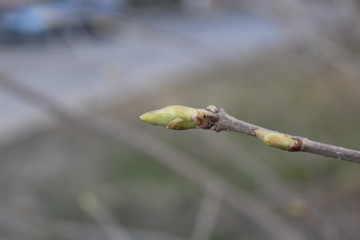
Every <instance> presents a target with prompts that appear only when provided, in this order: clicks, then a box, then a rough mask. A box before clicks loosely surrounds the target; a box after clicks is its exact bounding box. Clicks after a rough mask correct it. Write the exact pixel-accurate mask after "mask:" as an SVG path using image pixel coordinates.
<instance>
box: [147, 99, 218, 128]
mask: <svg viewBox="0 0 360 240" xmlns="http://www.w3.org/2000/svg"><path fill="white" fill-rule="evenodd" d="M213 109H215V107H214V108H213V106H212V108H211V111H210V110H206V109H197V108H191V107H186V106H181V105H173V106H167V107H164V108H161V109H158V110H154V111H150V112H147V113H144V114H143V115H141V116H140V119H141V120H142V121H144V122H146V123H149V124H153V125H157V126H162V127H166V128H168V129H173V130H187V129H193V128H208V127H210V124H211V123H210V122H209V121H208V119H207V117H208V116H215V113H213V112H212V110H213Z"/></svg>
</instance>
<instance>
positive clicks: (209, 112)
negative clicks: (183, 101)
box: [140, 106, 360, 163]
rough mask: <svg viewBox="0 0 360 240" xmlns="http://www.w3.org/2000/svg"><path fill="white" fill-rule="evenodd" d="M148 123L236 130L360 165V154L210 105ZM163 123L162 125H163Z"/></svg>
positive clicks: (163, 114) (164, 112) (153, 115)
mask: <svg viewBox="0 0 360 240" xmlns="http://www.w3.org/2000/svg"><path fill="white" fill-rule="evenodd" d="M140 118H141V119H142V120H143V121H144V122H147V123H150V124H154V125H161V126H164V127H166V128H169V129H174V130H185V129H191V128H201V129H209V130H214V131H216V132H221V131H232V132H239V133H242V134H246V135H249V136H253V137H256V138H258V139H260V140H261V141H262V142H264V143H266V144H267V145H269V146H271V147H275V148H279V149H281V150H286V151H290V152H308V153H314V154H318V155H322V156H326V157H332V158H336V159H339V160H345V161H351V162H356V163H360V151H356V150H352V149H347V148H343V147H338V146H333V145H329V144H324V143H320V142H315V141H312V140H309V139H307V138H304V137H298V136H291V135H288V134H285V133H280V132H276V131H273V130H269V129H266V128H263V127H260V126H256V125H253V124H250V123H247V122H244V121H241V120H239V119H236V118H234V117H233V116H230V115H228V114H227V113H226V112H225V110H224V109H217V108H216V107H215V106H208V107H207V108H206V109H195V108H189V107H184V106H168V107H165V108H162V109H159V110H155V111H151V112H148V113H145V114H143V115H141V116H140ZM160 123H161V124H160Z"/></svg>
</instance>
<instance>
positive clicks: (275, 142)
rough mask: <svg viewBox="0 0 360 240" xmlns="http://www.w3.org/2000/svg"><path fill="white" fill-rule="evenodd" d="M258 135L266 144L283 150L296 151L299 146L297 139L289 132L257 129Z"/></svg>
mask: <svg viewBox="0 0 360 240" xmlns="http://www.w3.org/2000/svg"><path fill="white" fill-rule="evenodd" d="M255 134H256V137H257V138H258V139H260V140H261V141H263V142H264V143H265V144H267V145H269V146H271V147H276V148H279V149H282V150H287V151H294V150H295V148H297V145H298V143H297V141H296V140H295V139H293V138H292V137H290V136H289V135H287V134H282V133H276V132H270V131H266V130H261V129H258V130H255Z"/></svg>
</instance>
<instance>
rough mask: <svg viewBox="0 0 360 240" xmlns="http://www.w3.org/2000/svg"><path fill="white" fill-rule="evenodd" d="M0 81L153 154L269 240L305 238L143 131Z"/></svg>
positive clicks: (62, 117)
mask: <svg viewBox="0 0 360 240" xmlns="http://www.w3.org/2000/svg"><path fill="white" fill-rule="evenodd" d="M0 84H1V86H2V87H4V88H5V89H7V90H9V91H10V92H12V93H14V94H16V95H17V96H19V97H21V98H23V99H24V100H26V101H27V102H29V103H31V104H34V105H36V106H41V107H42V108H43V109H44V110H46V111H47V112H49V113H50V114H52V115H53V116H55V117H56V120H59V121H60V122H62V123H65V124H68V125H69V126H72V127H74V128H76V129H78V130H82V131H84V132H86V133H89V134H92V135H94V136H97V137H100V138H103V139H107V140H112V141H115V142H118V143H122V144H125V145H127V146H129V147H132V148H133V149H135V150H138V151H141V152H143V153H146V154H148V155H149V156H152V157H153V158H154V160H157V161H158V162H160V163H161V164H164V165H165V166H167V167H169V168H170V169H172V170H173V171H175V172H177V173H178V174H179V175H181V176H183V177H185V178H187V179H188V180H190V181H191V182H192V183H194V184H196V185H197V186H199V187H200V188H201V189H203V190H204V191H205V192H207V193H208V194H209V195H211V196H213V197H215V198H223V201H224V203H226V204H227V206H229V207H231V208H232V209H234V210H235V211H236V212H238V213H239V214H242V215H243V216H246V217H247V218H248V220H250V221H251V222H252V223H253V224H255V225H256V226H258V227H259V229H261V230H263V231H264V232H265V233H267V234H268V236H269V237H270V238H271V239H276V240H288V239H291V240H304V239H306V238H305V236H304V235H303V234H302V232H301V231H299V230H298V229H296V228H294V227H293V226H291V224H289V223H288V222H287V221H285V220H284V219H283V217H281V216H280V215H277V214H276V213H275V212H274V211H273V210H272V209H270V208H269V207H268V206H267V205H266V204H265V203H264V202H263V201H261V200H260V199H256V198H254V197H252V196H251V195H250V194H248V193H247V192H246V191H244V190H241V189H239V188H238V187H237V186H235V185H234V184H232V183H231V182H229V181H227V180H226V179H224V178H223V177H221V176H219V175H217V174H215V173H213V172H212V171H210V170H209V169H206V168H205V167H203V166H201V165H199V164H197V163H196V161H195V160H193V159H192V158H191V157H190V156H188V155H186V154H185V153H182V152H179V151H178V150H176V149H174V148H172V147H171V146H169V145H167V144H165V143H163V142H161V141H159V140H157V139H155V138H154V137H152V136H151V135H149V134H146V133H145V132H144V131H142V130H139V129H137V128H135V127H133V126H132V125H130V124H127V123H124V122H121V121H120V120H118V119H117V120H116V121H111V120H110V119H108V118H101V117H93V116H88V115H84V114H81V113H79V112H73V111H70V110H69V109H67V108H66V107H64V106H63V105H62V104H60V103H58V102H57V101H56V100H54V99H53V98H51V97H49V96H47V95H45V94H43V93H40V92H38V91H36V90H34V89H32V88H29V87H28V86H26V85H24V84H23V83H21V82H18V81H16V80H14V79H12V78H10V77H8V76H6V75H4V74H0Z"/></svg>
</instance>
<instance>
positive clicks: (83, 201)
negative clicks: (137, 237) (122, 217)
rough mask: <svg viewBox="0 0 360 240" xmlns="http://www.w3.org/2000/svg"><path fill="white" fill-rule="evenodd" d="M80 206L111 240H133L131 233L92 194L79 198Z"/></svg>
mask: <svg viewBox="0 0 360 240" xmlns="http://www.w3.org/2000/svg"><path fill="white" fill-rule="evenodd" d="M78 203H79V206H80V207H81V208H82V209H83V210H84V211H85V212H86V213H87V214H88V215H89V216H90V217H91V218H92V219H93V220H94V222H95V223H96V224H97V225H99V227H100V228H101V229H102V230H103V231H104V233H106V235H107V236H108V238H109V240H132V239H133V238H132V237H131V236H130V233H129V231H128V230H127V229H126V228H125V227H124V226H122V225H121V224H120V223H119V221H118V220H117V219H116V218H115V216H114V215H113V214H112V213H111V212H110V211H109V210H108V209H107V208H106V207H105V206H104V204H102V203H101V202H100V200H99V199H98V198H97V197H96V195H95V194H94V193H92V192H83V193H81V194H80V195H79V196H78Z"/></svg>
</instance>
